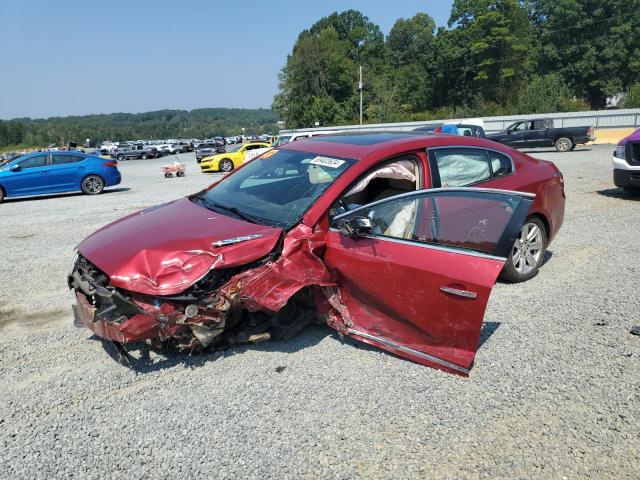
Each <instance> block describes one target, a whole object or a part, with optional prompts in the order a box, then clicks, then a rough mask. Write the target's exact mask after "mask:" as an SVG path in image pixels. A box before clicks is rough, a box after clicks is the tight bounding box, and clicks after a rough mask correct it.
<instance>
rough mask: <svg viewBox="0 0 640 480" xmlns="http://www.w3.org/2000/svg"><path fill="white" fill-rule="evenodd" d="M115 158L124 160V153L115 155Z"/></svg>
mask: <svg viewBox="0 0 640 480" xmlns="http://www.w3.org/2000/svg"><path fill="white" fill-rule="evenodd" d="M116 158H117V159H118V160H120V161H122V160H124V155H117V156H116Z"/></svg>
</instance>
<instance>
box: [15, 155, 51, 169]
mask: <svg viewBox="0 0 640 480" xmlns="http://www.w3.org/2000/svg"><path fill="white" fill-rule="evenodd" d="M46 164H47V155H46V154H45V155H35V156H33V157H29V158H26V159H24V160H23V161H21V162H20V167H21V168H22V169H23V170H24V169H27V168H37V167H44V166H46Z"/></svg>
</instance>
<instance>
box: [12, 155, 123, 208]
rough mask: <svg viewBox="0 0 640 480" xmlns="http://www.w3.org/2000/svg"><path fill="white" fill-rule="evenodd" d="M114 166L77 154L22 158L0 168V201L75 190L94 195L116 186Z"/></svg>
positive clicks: (110, 163)
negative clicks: (7, 198) (8, 198)
mask: <svg viewBox="0 0 640 480" xmlns="http://www.w3.org/2000/svg"><path fill="white" fill-rule="evenodd" d="M117 163H118V162H116V161H115V160H105V159H104V158H100V157H94V156H92V155H86V154H82V153H77V152H36V153H30V154H27V155H23V156H21V157H18V158H16V159H14V160H12V161H11V162H9V163H7V164H6V165H4V166H2V167H0V201H2V200H3V199H4V198H6V197H20V196H27V195H43V194H49V193H61V192H73V191H78V190H80V191H82V192H84V193H86V194H87V195H96V194H99V193H102V191H103V190H104V189H105V187H111V186H113V185H117V184H119V183H120V180H121V177H120V172H119V171H118V167H117Z"/></svg>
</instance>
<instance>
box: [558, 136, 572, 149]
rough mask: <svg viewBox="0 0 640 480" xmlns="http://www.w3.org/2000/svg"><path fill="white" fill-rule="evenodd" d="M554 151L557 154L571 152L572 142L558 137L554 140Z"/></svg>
mask: <svg viewBox="0 0 640 480" xmlns="http://www.w3.org/2000/svg"><path fill="white" fill-rule="evenodd" d="M556 150H557V151H558V152H569V151H570V150H573V141H572V140H571V139H570V138H567V137H560V138H559V139H557V140H556Z"/></svg>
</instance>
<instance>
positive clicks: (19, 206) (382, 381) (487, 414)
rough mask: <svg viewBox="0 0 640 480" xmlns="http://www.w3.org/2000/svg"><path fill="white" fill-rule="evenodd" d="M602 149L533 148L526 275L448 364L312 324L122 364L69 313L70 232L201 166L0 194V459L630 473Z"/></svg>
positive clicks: (635, 349)
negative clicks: (547, 163)
mask: <svg viewBox="0 0 640 480" xmlns="http://www.w3.org/2000/svg"><path fill="white" fill-rule="evenodd" d="M612 148H613V147H611V146H598V147H592V148H579V149H578V150H576V151H574V152H570V153H566V154H558V153H555V152H550V151H540V150H538V151H535V152H533V155H534V156H537V157H539V158H544V159H548V160H552V161H554V162H556V163H557V165H558V166H559V167H560V169H561V170H562V171H563V173H564V175H565V179H566V187H567V194H568V201H567V212H566V219H565V224H564V227H563V228H562V230H561V231H560V233H559V235H558V237H557V239H556V240H555V242H554V243H553V244H552V245H551V247H550V254H551V255H550V256H549V258H548V261H547V263H546V264H545V265H544V267H543V269H542V271H541V273H540V275H538V276H537V277H536V278H535V279H533V280H531V281H529V282H527V283H525V284H519V285H507V284H499V285H497V286H496V288H495V289H494V293H493V295H492V297H491V300H490V302H489V308H488V310H487V314H486V316H485V321H486V324H485V330H484V334H483V338H482V341H483V343H482V346H481V348H480V350H479V351H478V355H477V358H476V362H475V366H474V367H473V369H472V371H471V376H470V377H469V378H468V379H463V378H459V377H457V376H453V375H449V374H445V373H442V372H439V371H436V370H433V369H430V368H426V367H423V366H419V365H416V364H414V363H411V362H408V361H405V360H401V359H399V358H396V357H394V356H392V355H389V354H386V353H383V352H381V351H377V350H374V349H371V348H368V347H365V346H361V345H357V344H356V343H355V342H352V341H350V340H346V339H341V338H340V337H339V336H338V335H337V334H335V333H333V331H332V330H330V329H329V328H324V327H320V326H316V327H311V328H308V329H307V330H306V331H304V332H303V333H302V334H301V335H300V336H298V337H297V338H296V339H295V340H293V341H291V342H288V343H283V342H267V343H262V344H258V345H255V346H251V347H241V348H236V349H233V350H229V351H225V352H222V353H217V354H210V355H207V356H201V357H187V356H176V357H168V358H167V357H161V356H155V355H153V354H152V358H151V361H149V362H147V363H146V364H143V365H142V366H140V367H138V368H137V370H134V369H129V368H126V367H123V366H121V365H119V364H118V363H116V362H115V361H114V360H113V359H112V358H111V356H110V355H113V352H112V351H111V350H110V349H109V348H106V349H105V348H104V347H103V345H102V343H101V342H99V341H97V340H95V339H94V338H92V337H91V335H90V334H89V331H88V330H84V329H76V328H74V327H73V326H72V318H71V313H70V312H71V310H70V304H71V296H70V293H69V292H68V290H67V288H66V286H65V275H66V273H67V271H68V269H69V267H70V264H71V261H72V259H73V247H74V246H75V245H76V244H77V243H78V242H79V241H80V240H81V239H82V238H83V237H85V236H86V235H88V234H89V233H91V232H92V231H93V230H95V229H96V228H98V227H100V226H102V225H104V224H106V223H108V222H111V221H113V220H115V219H117V218H119V217H121V216H123V215H125V214H128V213H130V212H133V211H136V210H139V209H142V208H144V207H147V206H150V205H153V204H157V203H160V202H164V201H167V200H170V199H174V198H177V197H180V196H183V195H185V194H187V193H190V192H193V191H195V190H197V189H200V188H202V187H204V186H205V185H207V184H209V183H210V182H211V181H212V180H213V179H214V178H215V176H212V175H208V176H207V175H203V174H201V173H200V172H199V171H198V169H197V168H196V163H195V159H194V157H193V154H185V155H184V157H185V158H184V161H185V163H186V164H187V176H186V177H185V178H182V179H178V178H173V179H165V178H163V177H162V176H161V174H160V171H159V166H160V165H161V164H162V163H166V159H165V160H164V161H163V160H149V161H137V162H136V161H131V162H123V163H121V171H122V173H123V178H124V181H123V184H122V185H120V186H119V187H117V188H114V189H112V190H111V192H109V193H105V194H103V195H100V196H98V197H86V196H82V195H75V194H74V195H64V196H57V197H55V198H45V199H37V200H33V199H29V200H12V201H7V202H6V203H5V204H2V205H0V226H1V228H0V244H1V245H2V246H3V250H4V252H3V257H4V259H3V261H2V262H1V263H0V279H1V281H2V284H1V285H2V290H1V292H0V333H1V335H2V336H1V337H0V359H1V362H0V451H1V454H0V455H1V459H2V461H1V462H0V478H47V479H50V478H64V477H72V476H73V477H81V478H142V477H145V478H176V477H180V476H185V477H186V478H191V477H203V478H211V477H214V478H265V477H277V478H299V477H337V478H358V477H360V478H370V477H382V478H433V477H435V478H468V477H470V478H479V477H483V478H495V477H500V478H531V477H536V478H559V479H560V478H563V477H567V478H584V477H592V478H634V479H637V478H639V477H640V375H639V373H640V337H636V336H633V335H631V334H630V333H629V330H630V328H631V327H632V326H633V325H634V324H640V314H639V312H640V295H638V293H637V281H638V278H639V277H638V275H639V274H640V255H638V254H639V253H640V249H639V248H638V218H639V213H640V201H639V200H634V199H632V198H629V197H627V196H625V195H624V194H623V193H622V191H620V190H618V189H615V188H614V187H613V184H612V178H611V161H610V157H611V151H612ZM167 227H168V228H170V227H171V226H170V225H168V226H167Z"/></svg>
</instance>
